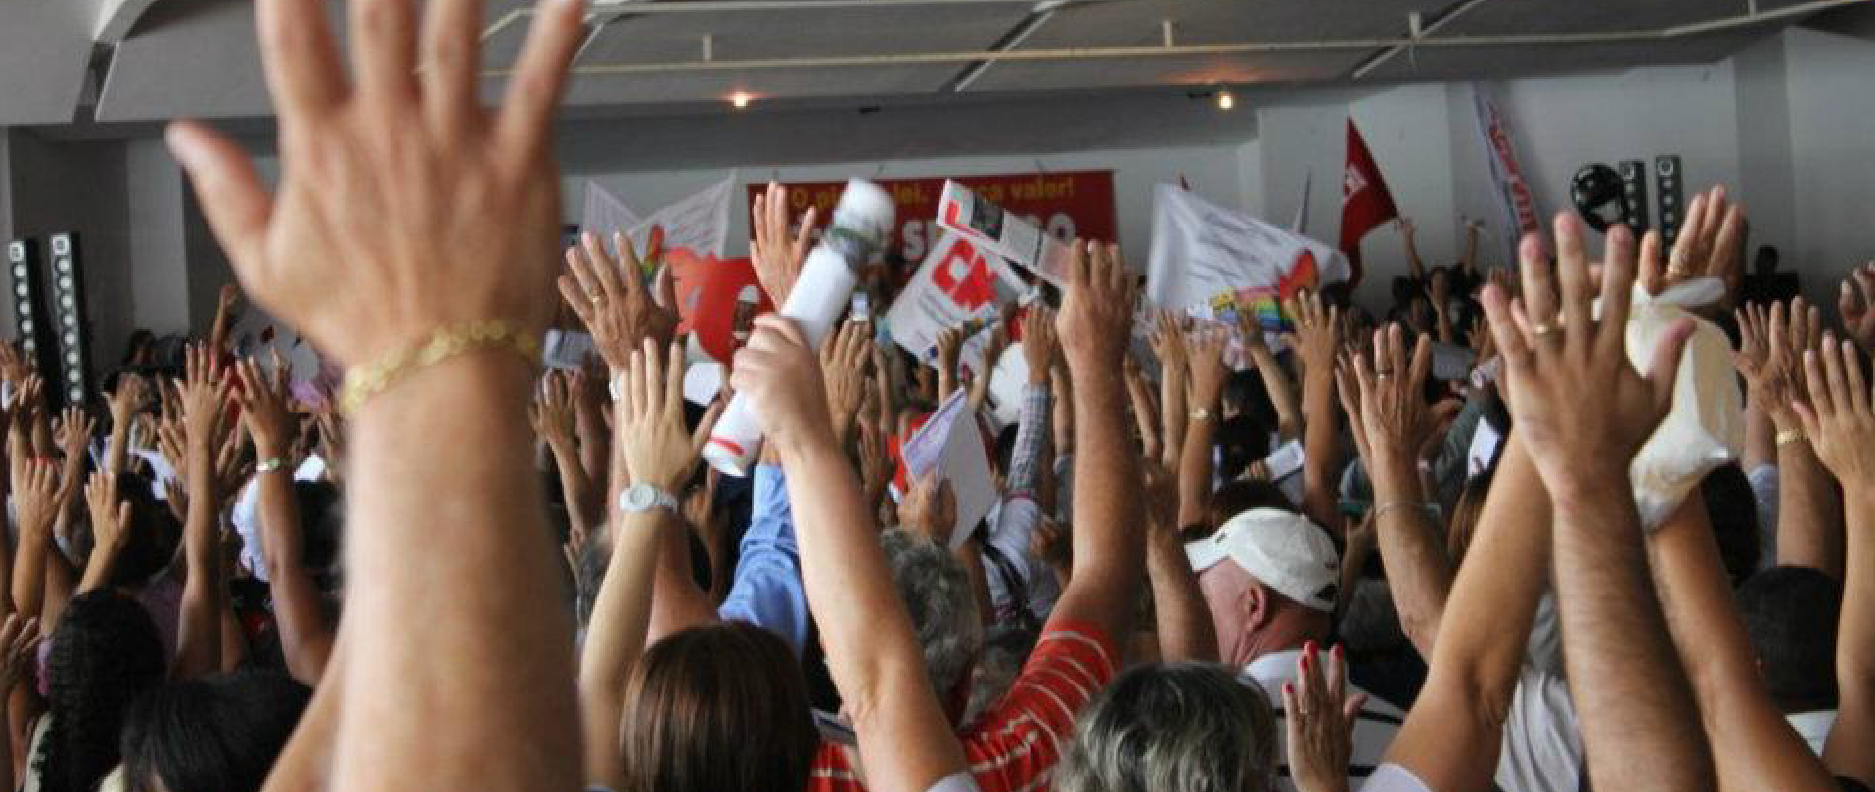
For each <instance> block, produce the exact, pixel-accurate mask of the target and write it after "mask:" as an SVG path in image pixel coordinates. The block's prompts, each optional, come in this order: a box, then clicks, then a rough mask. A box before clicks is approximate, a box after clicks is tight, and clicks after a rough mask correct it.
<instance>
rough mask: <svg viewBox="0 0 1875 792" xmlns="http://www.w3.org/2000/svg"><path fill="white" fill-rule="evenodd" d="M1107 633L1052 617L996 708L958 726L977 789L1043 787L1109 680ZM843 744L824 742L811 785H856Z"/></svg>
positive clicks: (1038, 791)
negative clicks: (1079, 721)
mask: <svg viewBox="0 0 1875 792" xmlns="http://www.w3.org/2000/svg"><path fill="white" fill-rule="evenodd" d="M1116 656H1117V653H1116V652H1115V651H1114V646H1113V640H1112V639H1111V638H1109V637H1108V636H1106V635H1105V634H1103V633H1102V632H1101V631H1099V630H1097V629H1094V628H1093V627H1092V626H1090V625H1087V624H1085V623H1076V622H1068V621H1059V620H1051V621H1049V623H1048V626H1047V627H1046V628H1044V629H1043V630H1042V636H1041V640H1039V641H1037V642H1036V644H1035V651H1034V652H1032V653H1030V655H1029V662H1028V664H1027V665H1025V666H1023V668H1022V674H1021V675H1020V676H1018V677H1016V681H1015V684H1013V685H1011V686H1010V688H1009V693H1008V695H1006V696H1004V697H1003V701H1002V703H1001V704H998V705H997V706H996V708H995V709H993V710H991V711H989V712H986V713H984V715H983V717H982V718H979V719H978V720H977V723H976V724H975V725H974V726H971V727H970V729H969V730H967V731H964V732H962V733H960V734H958V735H957V736H958V738H959V739H961V740H962V741H963V746H964V755H965V756H966V757H968V758H969V760H970V773H971V775H972V776H974V777H975V779H976V782H977V786H979V787H981V788H982V790H983V792H1029V791H1030V790H1034V791H1035V792H1043V791H1044V790H1047V789H1048V788H1049V786H1050V782H1051V779H1050V776H1051V774H1052V773H1053V772H1054V769H1055V764H1056V763H1057V762H1059V761H1061V750H1062V748H1063V747H1064V746H1065V745H1066V744H1067V742H1068V739H1069V738H1070V736H1071V735H1072V734H1073V732H1074V718H1075V716H1076V715H1078V714H1080V711H1081V709H1082V708H1083V707H1086V706H1087V703H1088V702H1089V701H1091V700H1092V699H1093V698H1094V695H1095V694H1097V693H1099V692H1100V691H1101V690H1102V689H1104V688H1105V687H1106V686H1107V684H1108V683H1109V682H1112V681H1113V676H1114V673H1115V671H1114V660H1115V658H1116ZM847 755H848V754H847V747H846V746H842V745H840V744H837V743H832V742H822V743H821V744H820V751H819V753H818V754H816V755H815V757H814V770H813V773H812V774H811V775H810V776H809V778H808V781H807V788H808V790H809V792H860V791H861V790H864V789H865V788H866V787H865V785H863V784H861V783H860V782H859V779H858V777H857V776H856V775H855V774H854V772H853V767H852V763H851V762H850V761H849V760H848V759H847Z"/></svg>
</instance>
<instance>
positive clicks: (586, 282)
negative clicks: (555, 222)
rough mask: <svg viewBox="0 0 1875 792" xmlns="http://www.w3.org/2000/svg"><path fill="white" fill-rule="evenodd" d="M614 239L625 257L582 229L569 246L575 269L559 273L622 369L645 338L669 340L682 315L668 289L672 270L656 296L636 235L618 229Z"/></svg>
mask: <svg viewBox="0 0 1875 792" xmlns="http://www.w3.org/2000/svg"><path fill="white" fill-rule="evenodd" d="M612 244H613V246H614V247H615V248H617V249H618V254H619V257H620V258H621V259H623V261H622V262H621V261H619V260H615V259H613V258H612V256H611V255H610V254H609V253H607V252H606V250H605V246H604V245H601V244H599V238H598V237H596V236H594V235H592V234H582V235H581V236H580V244H578V245H575V246H573V247H569V248H567V249H566V266H567V269H568V270H570V271H571V272H572V274H571V275H562V276H560V296H561V298H562V299H564V300H566V304H567V306H568V307H570V308H572V309H573V313H574V314H576V315H578V316H579V321H580V323H581V324H584V325H585V326H586V330H587V332H590V333H592V342H593V347H594V348H595V349H597V350H598V351H599V356H600V357H602V358H605V362H606V365H607V366H610V367H611V368H612V370H613V371H620V370H623V368H624V366H625V361H626V359H627V358H629V357H630V356H631V354H632V352H633V351H634V350H636V349H637V348H638V345H639V344H640V343H641V342H643V341H644V340H646V339H650V340H651V342H652V343H653V344H656V345H657V346H658V347H659V348H660V349H661V348H663V347H665V346H667V345H669V344H670V342H671V340H672V338H674V337H675V335H676V332H677V324H678V316H677V312H676V310H675V306H674V303H675V299H674V298H671V297H670V296H669V295H668V292H669V290H670V285H669V284H670V281H669V273H668V272H660V274H659V276H658V290H659V295H658V299H653V298H652V295H651V293H650V289H647V288H646V287H645V283H644V278H643V277H641V276H640V275H639V273H640V272H642V271H643V267H642V265H641V264H640V263H639V259H638V252H637V251H636V250H634V249H633V248H632V242H631V240H630V239H627V238H626V237H625V236H624V235H622V234H613V235H612Z"/></svg>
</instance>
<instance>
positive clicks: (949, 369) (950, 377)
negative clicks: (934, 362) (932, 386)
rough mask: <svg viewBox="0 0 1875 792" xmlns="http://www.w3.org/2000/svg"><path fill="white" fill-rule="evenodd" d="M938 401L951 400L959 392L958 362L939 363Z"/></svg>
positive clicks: (942, 361) (941, 361)
mask: <svg viewBox="0 0 1875 792" xmlns="http://www.w3.org/2000/svg"><path fill="white" fill-rule="evenodd" d="M937 389H938V392H937V397H938V401H944V400H945V399H949V398H950V397H951V394H952V393H955V392H957V361H955V360H951V361H944V360H940V361H938V366H937Z"/></svg>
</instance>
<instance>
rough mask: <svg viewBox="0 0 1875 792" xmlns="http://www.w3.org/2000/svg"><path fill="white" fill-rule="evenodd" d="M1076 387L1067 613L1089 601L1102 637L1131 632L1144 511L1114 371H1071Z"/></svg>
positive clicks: (1135, 459)
mask: <svg viewBox="0 0 1875 792" xmlns="http://www.w3.org/2000/svg"><path fill="white" fill-rule="evenodd" d="M1075 377H1076V379H1077V382H1076V385H1075V389H1074V400H1075V404H1074V413H1075V416H1076V421H1075V430H1074V431H1075V435H1076V437H1075V442H1074V445H1075V447H1076V448H1078V449H1080V451H1079V452H1078V453H1077V455H1076V456H1075V461H1074V476H1075V479H1074V494H1073V503H1074V520H1073V522H1072V525H1071V530H1072V532H1073V536H1072V548H1073V561H1072V569H1073V573H1072V575H1071V579H1072V581H1073V586H1072V587H1070V588H1069V589H1067V590H1066V591H1065V592H1064V593H1063V595H1062V605H1063V609H1064V610H1065V609H1066V607H1065V606H1067V605H1068V604H1069V603H1070V602H1072V603H1074V604H1075V605H1076V606H1077V607H1078V606H1079V605H1081V604H1083V602H1084V601H1085V602H1090V603H1092V606H1091V607H1089V608H1087V610H1088V612H1089V614H1090V615H1094V616H1096V617H1097V618H1099V619H1101V620H1102V624H1101V626H1102V627H1105V628H1107V629H1108V635H1111V636H1115V637H1116V639H1117V637H1118V636H1124V635H1127V634H1129V633H1130V632H1131V628H1132V618H1131V617H1132V614H1133V609H1134V594H1135V593H1136V592H1137V591H1138V590H1139V584H1140V577H1141V575H1142V574H1143V573H1144V571H1145V570H1144V568H1143V567H1144V565H1142V564H1141V563H1140V559H1141V558H1142V557H1144V555H1145V552H1146V548H1145V531H1144V530H1143V529H1144V523H1145V513H1144V510H1143V508H1142V506H1141V504H1140V498H1139V484H1140V481H1141V478H1140V470H1139V462H1138V459H1139V458H1138V456H1137V455H1135V454H1134V452H1133V450H1132V447H1131V445H1132V444H1131V443H1130V442H1128V441H1127V440H1126V439H1125V436H1124V433H1123V432H1122V431H1121V427H1122V426H1124V425H1125V423H1124V422H1125V420H1126V416H1125V412H1124V410H1125V408H1124V406H1123V404H1122V401H1121V400H1122V398H1123V397H1122V396H1121V387H1122V383H1121V382H1120V374H1119V373H1118V372H1117V371H1113V370H1112V369H1111V367H1109V368H1107V369H1104V370H1101V369H1100V367H1098V366H1083V367H1077V368H1076V371H1075Z"/></svg>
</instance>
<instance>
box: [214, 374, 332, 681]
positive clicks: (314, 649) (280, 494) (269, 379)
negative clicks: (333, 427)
mask: <svg viewBox="0 0 1875 792" xmlns="http://www.w3.org/2000/svg"><path fill="white" fill-rule="evenodd" d="M235 374H236V375H237V377H238V378H239V381H240V383H241V387H240V389H239V391H238V395H239V397H240V402H241V418H242V420H243V421H244V422H245V424H246V426H247V435H248V438H249V440H251V441H252V442H253V444H254V457H255V458H256V459H257V460H259V463H258V478H259V480H260V484H259V486H260V515H259V516H260V536H261V550H262V554H263V557H264V559H265V561H266V564H267V581H268V586H269V588H270V589H271V590H272V592H273V605H274V607H273V612H274V621H275V622H277V624H278V626H279V630H280V648H281V651H282V652H283V653H284V654H285V655H286V666H287V671H289V672H291V673H292V675H293V678H294V679H297V680H299V681H300V682H301V683H303V684H306V685H315V686H316V685H318V684H319V680H320V679H321V678H323V677H324V676H325V669H326V663H327V662H328V660H329V659H330V658H331V656H332V645H333V643H334V641H335V639H336V635H335V633H336V631H335V630H334V628H333V625H332V623H331V621H330V620H329V619H328V618H327V616H326V608H325V603H324V601H323V599H322V598H321V596H320V594H319V589H318V587H317V586H315V585H314V584H313V577H312V574H311V573H310V572H309V571H308V570H307V569H306V562H305V544H306V539H305V535H304V534H303V533H302V529H303V526H302V525H301V524H300V510H299V503H298V498H297V496H296V494H295V492H294V488H293V464H292V462H293V460H291V459H290V458H289V456H290V449H291V448H292V446H293V433H294V430H295V421H294V420H293V414H292V413H291V412H289V411H288V410H287V391H286V381H285V377H284V376H283V374H282V372H280V371H278V370H276V371H275V372H274V373H273V375H272V376H268V375H266V374H263V373H262V372H261V370H260V366H259V364H257V363H255V362H254V361H253V360H252V359H249V360H244V361H241V362H240V363H239V364H237V365H236V367H235Z"/></svg>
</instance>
